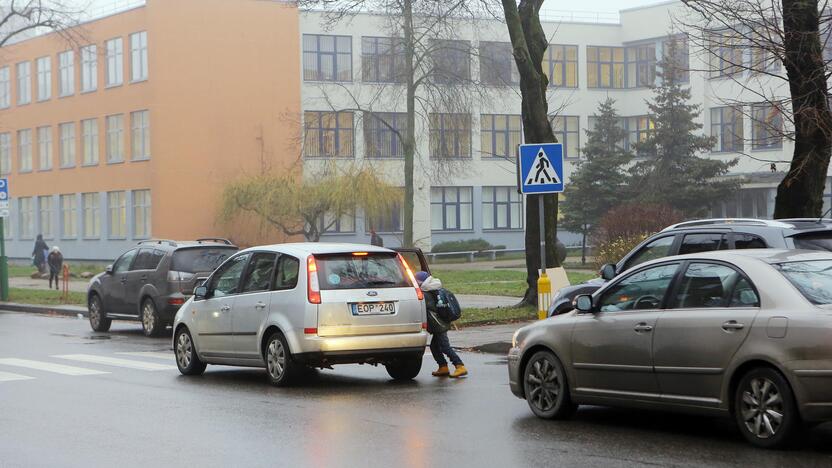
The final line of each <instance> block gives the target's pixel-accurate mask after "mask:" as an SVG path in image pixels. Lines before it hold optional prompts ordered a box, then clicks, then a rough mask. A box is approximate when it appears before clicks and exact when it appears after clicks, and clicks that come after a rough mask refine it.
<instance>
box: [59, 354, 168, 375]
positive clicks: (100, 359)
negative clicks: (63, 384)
mask: <svg viewBox="0 0 832 468" xmlns="http://www.w3.org/2000/svg"><path fill="white" fill-rule="evenodd" d="M52 357H56V358H59V359H67V360H70V361H80V362H91V363H93V364H103V365H105V366H115V367H127V368H129V369H139V370H147V371H160V370H176V366H169V365H166V364H159V363H156V362H143V361H134V360H131V359H119V358H113V357H107V356H96V355H94V354H63V355H59V356H52Z"/></svg>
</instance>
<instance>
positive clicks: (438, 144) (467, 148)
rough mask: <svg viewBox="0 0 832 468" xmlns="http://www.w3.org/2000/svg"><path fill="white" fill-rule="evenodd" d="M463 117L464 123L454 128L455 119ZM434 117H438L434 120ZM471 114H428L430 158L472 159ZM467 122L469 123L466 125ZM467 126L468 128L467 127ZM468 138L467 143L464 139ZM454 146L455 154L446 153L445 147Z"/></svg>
mask: <svg viewBox="0 0 832 468" xmlns="http://www.w3.org/2000/svg"><path fill="white" fill-rule="evenodd" d="M455 118H462V125H460V126H459V127H462V128H454V127H455V126H456V125H453V124H452V122H453V119H455ZM434 119H436V120H435V121H434ZM471 123H472V122H471V114H465V113H431V114H430V115H429V116H428V144H429V147H430V151H429V153H430V159H449V160H465V159H471V158H472V154H471V147H472V144H471V138H472V133H473V132H472V128H471ZM466 124H467V125H466ZM465 127H467V128H465ZM466 135H467V136H466ZM466 138H467V143H468V144H467V145H465V144H464V143H465V141H463V140H464V139H466ZM448 143H450V144H451V146H452V147H453V148H452V149H453V153H454V154H444V153H445V151H444V150H445V149H450V147H449V145H448ZM437 152H438V153H437Z"/></svg>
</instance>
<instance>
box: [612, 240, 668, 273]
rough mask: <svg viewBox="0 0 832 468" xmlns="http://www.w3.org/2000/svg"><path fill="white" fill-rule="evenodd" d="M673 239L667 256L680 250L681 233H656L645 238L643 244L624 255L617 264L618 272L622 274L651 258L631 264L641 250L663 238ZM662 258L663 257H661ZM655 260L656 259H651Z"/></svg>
mask: <svg viewBox="0 0 832 468" xmlns="http://www.w3.org/2000/svg"><path fill="white" fill-rule="evenodd" d="M668 238H669V239H671V241H670V247H669V248H668V253H667V255H666V257H667V256H671V255H676V252H678V251H679V243H680V242H681V236H680V235H679V233H671V234H667V235H656V236H653V237H648V238H647V239H645V240H644V241H643V242H642V243H641V244H639V245H637V246H636V247H635V248H634V249H633V250H631V251H630V252H629V253H628V254H627V255H625V256H624V258H622V259H621V260H619V262H618V263H617V264H616V268H615V271H616V274H621V273H623V272H625V271H627V270H629V269H631V268H635V267H636V266H638V265H641V264H642V263H645V262H648V261H650V260H645V261H644V262H640V263H638V264H636V265H631V264H630V263H631V260H632V259H633V258H635V257H637V256H638V254H639V253H640V252H642V251H643V250H644V249H645V248H646V247H647V246H648V245H650V244H652V243H654V242H657V241H659V240H662V239H668ZM660 258H661V257H660ZM651 260H655V259H651Z"/></svg>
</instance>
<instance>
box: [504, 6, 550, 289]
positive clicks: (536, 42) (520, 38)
mask: <svg viewBox="0 0 832 468" xmlns="http://www.w3.org/2000/svg"><path fill="white" fill-rule="evenodd" d="M502 2H503V12H504V13H505V17H506V26H507V27H508V32H509V36H510V37H511V44H512V49H513V52H514V61H515V62H516V63H517V69H518V71H519V73H520V94H521V96H522V118H523V136H524V137H525V141H526V143H552V142H557V139H556V138H555V135H554V133H553V132H552V127H551V125H550V124H549V116H548V113H549V105H548V103H547V101H546V87H547V85H548V80H547V79H546V76H545V75H544V74H543V67H542V63H543V54H544V53H545V52H546V48H547V47H548V45H549V41H548V39H547V38H546V34H545V33H544V32H543V27H542V26H541V25H540V6H541V5H542V4H543V0H521V1H520V5H519V7H518V6H517V3H516V2H515V0H502ZM526 200H527V203H526V273H527V278H526V282H527V284H528V287H527V289H526V293H525V294H524V296H523V300H522V301H521V304H529V305H537V279H538V277H539V270H538V269H539V268H540V220H539V215H538V208H539V206H540V205H539V204H540V203H541V202H542V203H543V206H544V214H545V215H544V220H545V221H544V228H545V232H544V236H545V239H546V265H545V266H546V267H548V268H551V267H554V266H558V264H559V262H558V258H557V255H556V253H555V252H556V249H555V242H556V241H557V218H558V216H557V214H558V198H557V195H554V194H548V195H533V196H528V197H526Z"/></svg>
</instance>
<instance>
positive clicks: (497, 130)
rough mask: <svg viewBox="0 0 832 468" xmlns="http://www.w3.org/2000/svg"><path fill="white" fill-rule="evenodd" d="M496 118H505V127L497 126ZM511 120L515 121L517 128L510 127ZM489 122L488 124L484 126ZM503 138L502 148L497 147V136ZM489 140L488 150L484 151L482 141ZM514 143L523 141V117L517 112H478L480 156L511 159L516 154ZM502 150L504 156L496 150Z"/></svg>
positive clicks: (518, 143) (484, 146)
mask: <svg viewBox="0 0 832 468" xmlns="http://www.w3.org/2000/svg"><path fill="white" fill-rule="evenodd" d="M497 118H505V127H498V125H497ZM512 120H515V121H516V122H517V128H516V129H514V128H512ZM487 123H490V126H486V124H487ZM500 135H502V136H501V138H502V140H503V146H504V148H497V146H498V145H497V143H498V141H497V139H498V136H500ZM486 138H488V140H489V144H488V147H489V148H490V151H485V149H486V145H483V142H484V141H486ZM513 142H516V145H520V144H521V143H522V142H523V118H522V116H521V115H519V114H480V157H481V158H484V159H498V160H513V159H514V158H515V157H516V154H517V147H516V145H513V144H512V143H513ZM498 149H500V150H504V151H505V156H503V155H502V154H499V153H498V152H497V150H498Z"/></svg>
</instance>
